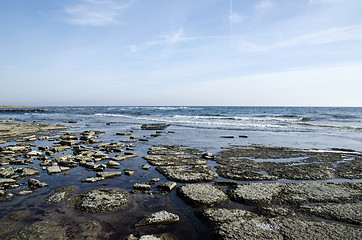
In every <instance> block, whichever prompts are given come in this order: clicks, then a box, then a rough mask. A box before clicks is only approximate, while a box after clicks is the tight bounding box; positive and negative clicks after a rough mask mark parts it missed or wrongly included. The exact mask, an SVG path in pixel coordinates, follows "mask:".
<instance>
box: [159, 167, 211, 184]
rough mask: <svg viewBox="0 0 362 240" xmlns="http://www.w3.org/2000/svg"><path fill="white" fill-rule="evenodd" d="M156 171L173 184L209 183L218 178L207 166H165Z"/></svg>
mask: <svg viewBox="0 0 362 240" xmlns="http://www.w3.org/2000/svg"><path fill="white" fill-rule="evenodd" d="M156 169H157V171H159V172H160V173H161V174H163V175H164V176H165V177H166V178H167V179H169V180H171V181H175V182H188V183H195V182H211V181H213V180H215V179H216V178H217V177H218V174H217V173H216V172H215V171H213V170H211V168H210V167H209V166H194V167H186V166H167V167H157V168H156Z"/></svg>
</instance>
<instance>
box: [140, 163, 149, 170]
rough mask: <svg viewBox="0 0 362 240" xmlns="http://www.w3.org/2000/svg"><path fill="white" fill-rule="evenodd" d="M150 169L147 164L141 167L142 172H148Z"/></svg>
mask: <svg viewBox="0 0 362 240" xmlns="http://www.w3.org/2000/svg"><path fill="white" fill-rule="evenodd" d="M150 168H151V166H150V165H148V164H145V165H143V166H142V169H143V170H150Z"/></svg>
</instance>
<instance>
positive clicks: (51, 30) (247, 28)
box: [0, 0, 362, 106]
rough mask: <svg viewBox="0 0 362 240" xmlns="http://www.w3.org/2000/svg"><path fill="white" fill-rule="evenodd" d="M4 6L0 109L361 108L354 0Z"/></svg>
mask: <svg viewBox="0 0 362 240" xmlns="http://www.w3.org/2000/svg"><path fill="white" fill-rule="evenodd" d="M0 4H1V5H0V6H1V7H0V81H1V85H0V105H1V104H3V105H14V104H18V105H248V106H253V105H258V106H281V105H282V106H362V93H361V92H362V14H361V13H362V1H361V0H343V1H342V0H197V1H194V0H192V1H191V0H172V1H170V0H153V1H151V0H128V1H124V0H61V1H60V0H52V1H49V0H31V1H29V0H2V1H1V3H0Z"/></svg>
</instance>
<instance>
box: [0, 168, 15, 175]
mask: <svg viewBox="0 0 362 240" xmlns="http://www.w3.org/2000/svg"><path fill="white" fill-rule="evenodd" d="M13 175H15V169H14V168H13V167H6V168H0V177H3V178H8V177H11V176H13Z"/></svg>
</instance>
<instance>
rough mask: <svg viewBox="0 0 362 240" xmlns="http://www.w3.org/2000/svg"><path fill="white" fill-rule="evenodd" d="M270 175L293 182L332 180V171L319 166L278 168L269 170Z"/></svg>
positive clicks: (326, 167)
mask: <svg viewBox="0 0 362 240" xmlns="http://www.w3.org/2000/svg"><path fill="white" fill-rule="evenodd" d="M269 173H270V174H272V175H276V176H278V177H280V178H285V179H293V180H326V179H332V178H334V170H333V168H331V167H328V166H326V165H321V164H301V165H292V166H279V167H275V168H273V169H271V170H270V172H269Z"/></svg>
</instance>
